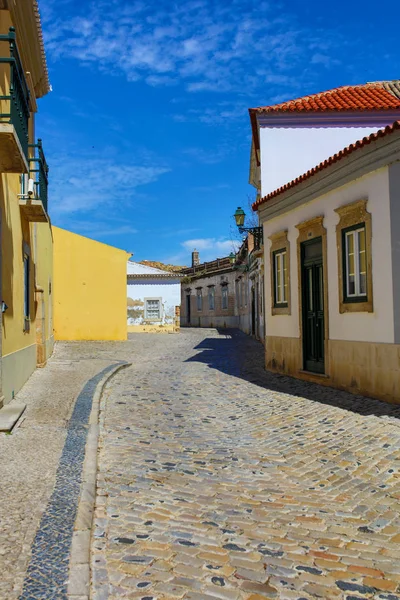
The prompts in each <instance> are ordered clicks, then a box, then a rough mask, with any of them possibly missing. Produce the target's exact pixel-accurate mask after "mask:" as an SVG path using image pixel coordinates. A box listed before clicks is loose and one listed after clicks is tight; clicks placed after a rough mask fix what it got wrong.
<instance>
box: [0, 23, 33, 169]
mask: <svg viewBox="0 0 400 600" xmlns="http://www.w3.org/2000/svg"><path fill="white" fill-rule="evenodd" d="M0 94H1V95H0V140H1V143H0V171H2V172H9V173H26V172H27V170H28V163H27V161H28V124H29V88H28V84H27V82H26V78H25V73H24V70H23V68H22V63H21V59H20V56H19V53H18V48H17V44H16V36H15V29H14V27H10V29H9V32H8V34H6V35H4V34H3V35H0Z"/></svg>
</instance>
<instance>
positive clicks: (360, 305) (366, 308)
mask: <svg viewBox="0 0 400 600" xmlns="http://www.w3.org/2000/svg"><path fill="white" fill-rule="evenodd" d="M354 312H369V313H372V312H374V307H373V302H372V300H370V301H366V302H363V301H361V302H360V301H359V300H356V301H348V300H347V301H345V302H341V303H340V306H339V313H340V314H343V313H354Z"/></svg>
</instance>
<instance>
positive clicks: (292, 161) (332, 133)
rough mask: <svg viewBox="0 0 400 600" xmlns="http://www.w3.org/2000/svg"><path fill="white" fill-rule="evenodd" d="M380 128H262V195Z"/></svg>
mask: <svg viewBox="0 0 400 600" xmlns="http://www.w3.org/2000/svg"><path fill="white" fill-rule="evenodd" d="M378 129H379V128H377V127H330V128H327V127H321V128H311V127H310V128H301V127H298V128H294V127H291V128H283V127H277V128H271V127H265V128H262V129H260V151H261V152H260V159H261V196H266V195H267V194H269V193H270V192H273V191H274V190H276V189H278V188H280V187H281V186H283V185H285V184H286V183H288V182H289V181H292V179H296V177H299V175H302V174H303V173H306V172H307V171H308V170H309V169H312V168H313V167H316V166H317V165H318V164H319V163H321V162H322V161H324V160H326V159H327V158H329V157H330V156H332V155H333V154H336V152H339V151H340V150H343V148H345V147H346V146H348V145H349V144H352V143H354V142H356V141H357V140H360V139H362V138H363V137H365V136H367V135H369V134H370V133H372V132H374V131H378Z"/></svg>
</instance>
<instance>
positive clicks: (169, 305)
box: [127, 278, 181, 325]
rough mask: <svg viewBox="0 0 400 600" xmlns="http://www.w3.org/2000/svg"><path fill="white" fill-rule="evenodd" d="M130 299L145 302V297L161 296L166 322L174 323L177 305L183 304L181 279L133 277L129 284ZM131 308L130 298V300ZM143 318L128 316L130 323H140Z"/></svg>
mask: <svg viewBox="0 0 400 600" xmlns="http://www.w3.org/2000/svg"><path fill="white" fill-rule="evenodd" d="M127 296H128V299H129V298H130V299H132V300H134V301H140V302H143V304H144V299H145V298H161V299H162V305H163V318H162V322H164V323H173V322H174V315H175V306H180V304H181V284H180V280H179V279H173V278H172V279H171V280H169V279H164V280H160V279H158V280H157V279H156V278H155V279H142V280H140V279H132V280H128V285H127ZM128 309H129V300H128ZM142 322H143V318H139V319H133V318H132V317H128V325H139V324H141V323H142Z"/></svg>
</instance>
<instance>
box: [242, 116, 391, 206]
mask: <svg viewBox="0 0 400 600" xmlns="http://www.w3.org/2000/svg"><path fill="white" fill-rule="evenodd" d="M399 129H400V121H395V122H394V123H393V124H392V125H388V126H387V127H385V128H384V129H380V130H379V131H377V132H376V133H371V135H369V136H368V137H364V138H363V139H362V140H358V141H357V142H355V143H354V144H350V146H347V147H346V148H344V149H343V150H340V152H337V153H336V154H334V155H333V156H331V157H330V158H327V159H326V160H324V161H323V162H322V163H320V164H319V165H317V166H316V167H314V168H312V169H310V170H309V171H307V173H303V175H300V176H299V177H296V179H293V180H292V181H290V182H289V183H286V184H285V185H283V186H282V187H280V188H278V189H276V190H274V191H273V192H271V193H270V194H267V195H266V196H264V197H263V198H259V199H258V200H257V201H256V202H254V204H253V205H252V208H253V210H254V211H256V210H258V208H259V206H261V204H264V203H265V202H268V201H269V200H272V199H273V198H276V197H277V196H279V195H280V194H283V193H284V192H286V191H287V190H290V189H291V188H294V187H295V186H296V185H299V184H300V183H302V182H303V181H305V180H306V179H310V177H312V176H313V175H316V174H317V173H319V172H320V171H322V170H323V169H326V168H327V167H329V166H330V165H333V164H334V163H336V162H338V161H339V160H341V159H342V158H345V157H346V156H348V155H349V154H352V153H353V152H355V151H357V150H359V149H360V148H364V147H365V146H367V145H368V144H371V143H372V142H375V141H376V140H378V139H379V138H382V137H385V136H386V135H389V134H391V133H393V132H394V131H398V130H399Z"/></svg>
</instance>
